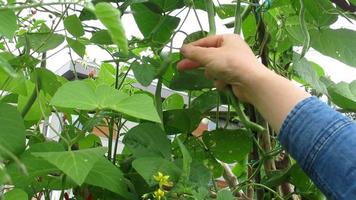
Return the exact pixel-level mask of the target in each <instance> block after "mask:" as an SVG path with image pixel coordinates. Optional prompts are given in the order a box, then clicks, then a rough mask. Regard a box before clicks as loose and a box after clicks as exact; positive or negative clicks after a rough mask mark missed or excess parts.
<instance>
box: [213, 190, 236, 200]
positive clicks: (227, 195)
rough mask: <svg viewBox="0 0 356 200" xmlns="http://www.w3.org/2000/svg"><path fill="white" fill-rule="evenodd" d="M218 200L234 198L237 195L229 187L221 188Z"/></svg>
mask: <svg viewBox="0 0 356 200" xmlns="http://www.w3.org/2000/svg"><path fill="white" fill-rule="evenodd" d="M217 195H218V196H217V198H216V199H217V200H234V199H235V197H234V195H233V194H232V192H231V191H230V190H228V189H223V190H220V191H219V192H218V194H217Z"/></svg>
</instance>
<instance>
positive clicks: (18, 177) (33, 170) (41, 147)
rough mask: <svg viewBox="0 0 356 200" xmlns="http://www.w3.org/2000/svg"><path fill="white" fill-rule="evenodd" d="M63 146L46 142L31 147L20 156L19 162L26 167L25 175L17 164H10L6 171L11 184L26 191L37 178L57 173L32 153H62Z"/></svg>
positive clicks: (49, 164)
mask: <svg viewBox="0 0 356 200" xmlns="http://www.w3.org/2000/svg"><path fill="white" fill-rule="evenodd" d="M62 151H64V146H62V145H61V144H59V143H55V142H46V143H39V144H34V145H32V146H31V147H30V148H29V149H28V150H26V151H25V152H24V153H23V154H22V155H21V156H20V158H19V159H20V162H21V163H22V164H23V165H24V166H25V167H26V170H27V173H28V174H27V175H25V174H23V172H22V171H20V169H19V168H18V166H17V163H14V162H13V163H10V164H9V165H8V166H6V169H7V171H8V173H9V175H10V177H11V180H12V183H13V184H14V185H15V186H16V187H19V188H24V189H27V188H28V186H29V185H31V184H33V183H34V182H35V180H36V178H37V177H40V176H42V177H43V176H46V175H47V174H49V173H52V172H56V171H59V170H58V168H57V167H56V166H54V165H53V164H51V163H49V162H47V161H46V160H44V159H43V158H40V157H36V156H34V155H32V153H34V152H62Z"/></svg>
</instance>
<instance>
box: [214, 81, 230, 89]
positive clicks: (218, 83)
mask: <svg viewBox="0 0 356 200" xmlns="http://www.w3.org/2000/svg"><path fill="white" fill-rule="evenodd" d="M214 86H215V87H216V89H218V90H222V89H224V88H225V87H226V86H227V84H226V83H225V82H224V81H219V80H218V81H214Z"/></svg>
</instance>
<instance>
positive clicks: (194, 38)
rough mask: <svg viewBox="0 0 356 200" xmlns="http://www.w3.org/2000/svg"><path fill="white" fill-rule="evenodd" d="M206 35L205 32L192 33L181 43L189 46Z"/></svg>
mask: <svg viewBox="0 0 356 200" xmlns="http://www.w3.org/2000/svg"><path fill="white" fill-rule="evenodd" d="M207 35H208V32H206V31H197V32H194V33H191V34H189V35H188V36H187V37H186V38H185V39H184V41H183V44H189V43H191V42H195V41H197V40H199V39H201V38H204V37H206V36H207Z"/></svg>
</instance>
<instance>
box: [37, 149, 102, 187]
mask: <svg viewBox="0 0 356 200" xmlns="http://www.w3.org/2000/svg"><path fill="white" fill-rule="evenodd" d="M104 153H106V148H94V149H84V150H78V151H64V152H45V153H32V155H34V156H37V157H41V158H43V159H45V160H46V161H48V162H49V163H51V164H53V165H54V166H56V167H57V168H58V169H60V170H61V171H63V172H64V173H65V174H66V175H67V176H69V177H70V178H71V179H72V180H73V181H74V182H75V183H76V184H78V185H81V184H82V183H84V181H85V178H86V177H87V175H88V173H89V172H90V170H91V169H92V168H93V166H94V165H95V163H96V162H97V161H98V160H99V159H100V158H102V157H103V155H104Z"/></svg>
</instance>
